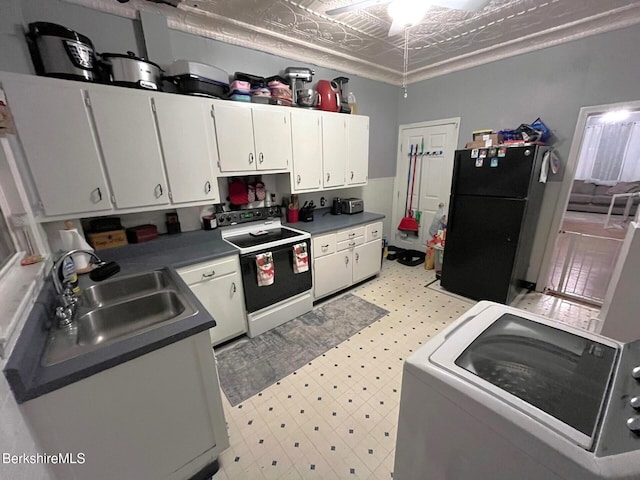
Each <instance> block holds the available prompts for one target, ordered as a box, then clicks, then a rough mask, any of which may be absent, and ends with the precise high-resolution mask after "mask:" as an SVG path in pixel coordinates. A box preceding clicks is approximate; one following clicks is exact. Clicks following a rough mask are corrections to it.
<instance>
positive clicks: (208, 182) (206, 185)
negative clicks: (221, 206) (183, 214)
mask: <svg viewBox="0 0 640 480" xmlns="http://www.w3.org/2000/svg"><path fill="white" fill-rule="evenodd" d="M204 191H205V193H209V192H211V182H210V181H209V180H207V181H206V182H205V184H204Z"/></svg>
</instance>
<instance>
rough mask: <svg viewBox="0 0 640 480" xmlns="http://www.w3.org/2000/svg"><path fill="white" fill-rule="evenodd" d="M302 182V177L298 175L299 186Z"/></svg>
mask: <svg viewBox="0 0 640 480" xmlns="http://www.w3.org/2000/svg"><path fill="white" fill-rule="evenodd" d="M301 181H302V178H300V175H298V185H300V182H301Z"/></svg>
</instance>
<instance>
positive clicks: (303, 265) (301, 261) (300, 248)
mask: <svg viewBox="0 0 640 480" xmlns="http://www.w3.org/2000/svg"><path fill="white" fill-rule="evenodd" d="M308 270H309V254H308V253H307V244H306V243H297V244H296V245H294V246H293V273H302V272H306V271H308Z"/></svg>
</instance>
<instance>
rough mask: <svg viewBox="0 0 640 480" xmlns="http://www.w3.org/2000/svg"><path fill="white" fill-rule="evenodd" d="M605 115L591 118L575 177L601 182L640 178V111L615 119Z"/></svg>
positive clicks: (608, 183) (604, 183) (606, 183)
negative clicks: (621, 118) (611, 121)
mask: <svg viewBox="0 0 640 480" xmlns="http://www.w3.org/2000/svg"><path fill="white" fill-rule="evenodd" d="M604 117H606V115H605V116H603V115H597V116H593V117H590V118H589V120H588V123H587V127H586V128H585V131H584V138H583V141H582V148H581V149H580V158H579V160H578V169H577V171H576V177H575V178H576V179H577V180H585V181H587V182H592V183H597V184H601V185H615V184H616V183H618V182H635V181H638V180H640V112H633V113H631V114H630V118H628V119H626V120H624V121H618V122H615V123H610V122H607V121H606V119H605V118H604Z"/></svg>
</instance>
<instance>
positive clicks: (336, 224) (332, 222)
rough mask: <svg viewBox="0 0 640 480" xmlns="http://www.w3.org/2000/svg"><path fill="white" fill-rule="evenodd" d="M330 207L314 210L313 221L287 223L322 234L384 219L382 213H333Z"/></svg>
mask: <svg viewBox="0 0 640 480" xmlns="http://www.w3.org/2000/svg"><path fill="white" fill-rule="evenodd" d="M329 212H330V209H329V208H321V209H318V210H315V211H314V215H313V222H297V223H285V225H288V226H290V227H292V228H296V229H298V230H304V231H305V232H309V233H310V234H311V235H321V234H323V233H328V232H335V231H336V230H344V229H345V228H351V227H356V226H358V225H363V224H365V223H371V222H375V221H377V220H382V219H383V218H384V215H382V214H380V213H370V212H362V213H355V214H353V215H346V214H342V215H331V213H329Z"/></svg>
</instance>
